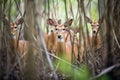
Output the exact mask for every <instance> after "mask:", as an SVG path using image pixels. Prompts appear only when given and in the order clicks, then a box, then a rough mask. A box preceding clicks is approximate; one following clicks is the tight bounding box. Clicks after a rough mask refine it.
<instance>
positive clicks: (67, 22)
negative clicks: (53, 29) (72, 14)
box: [64, 19, 73, 27]
mask: <svg viewBox="0 0 120 80" xmlns="http://www.w3.org/2000/svg"><path fill="white" fill-rule="evenodd" d="M72 22H73V19H68V20H67V21H66V22H65V23H64V26H65V27H68V26H71V24H72Z"/></svg>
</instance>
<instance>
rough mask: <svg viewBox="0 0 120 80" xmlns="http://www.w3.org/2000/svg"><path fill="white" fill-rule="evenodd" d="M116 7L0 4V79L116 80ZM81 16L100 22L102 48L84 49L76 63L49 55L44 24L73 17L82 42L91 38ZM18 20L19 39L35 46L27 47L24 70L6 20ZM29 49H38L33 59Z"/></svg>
mask: <svg viewBox="0 0 120 80" xmlns="http://www.w3.org/2000/svg"><path fill="white" fill-rule="evenodd" d="M119 8H120V0H0V80H89V79H90V80H91V79H92V80H120V22H119V19H120V9H119ZM85 16H88V17H90V18H91V19H92V20H93V21H98V20H99V19H101V18H102V24H100V26H101V27H100V35H101V38H102V47H101V48H100V49H99V50H97V51H94V50H92V51H93V52H91V51H90V52H87V51H86V54H88V53H89V54H90V55H87V56H85V61H84V62H83V63H77V64H74V63H68V62H66V61H64V60H63V59H61V58H58V57H56V56H53V55H51V54H49V53H48V52H47V49H46V46H45V41H44V38H43V33H44V32H46V33H47V32H49V27H48V25H47V23H46V20H47V19H48V18H54V19H61V20H62V22H65V21H66V20H67V19H68V18H72V19H73V23H72V26H71V28H78V29H79V30H80V32H79V34H78V35H77V37H78V38H79V42H81V40H82V39H81V37H83V36H84V35H87V34H92V31H91V25H90V24H87V23H86V20H85ZM20 17H22V18H23V19H24V23H23V24H21V25H20V26H19V36H20V37H19V39H22V40H28V41H29V42H30V44H31V43H33V44H34V45H32V44H31V45H30V46H29V48H28V54H27V55H28V57H27V61H26V66H25V67H24V66H23V63H22V61H21V60H22V58H21V57H20V56H19V55H18V51H17V48H16V47H14V45H13V42H12V39H11V38H12V35H11V33H10V22H15V21H16V20H17V19H19V18H20ZM83 38H84V37H83ZM32 48H35V49H37V55H36V56H34V55H33V54H32V53H33V50H32ZM51 56H52V57H54V58H56V59H57V60H59V61H58V62H57V61H55V62H54V61H53V60H51V58H50V57H51ZM59 70H60V71H59Z"/></svg>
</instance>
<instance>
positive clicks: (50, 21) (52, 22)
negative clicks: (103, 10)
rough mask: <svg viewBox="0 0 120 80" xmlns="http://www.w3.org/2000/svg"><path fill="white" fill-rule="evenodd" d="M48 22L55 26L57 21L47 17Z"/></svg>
mask: <svg viewBox="0 0 120 80" xmlns="http://www.w3.org/2000/svg"><path fill="white" fill-rule="evenodd" d="M47 24H49V25H51V26H54V25H55V21H54V20H53V19H50V18H48V19H47Z"/></svg>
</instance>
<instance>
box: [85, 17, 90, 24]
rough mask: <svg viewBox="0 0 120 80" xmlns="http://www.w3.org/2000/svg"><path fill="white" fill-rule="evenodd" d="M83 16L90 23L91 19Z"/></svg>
mask: <svg viewBox="0 0 120 80" xmlns="http://www.w3.org/2000/svg"><path fill="white" fill-rule="evenodd" d="M85 18H86V21H87V22H88V23H90V24H91V23H92V20H91V19H90V18H89V17H87V16H86V17H85Z"/></svg>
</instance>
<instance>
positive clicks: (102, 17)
mask: <svg viewBox="0 0 120 80" xmlns="http://www.w3.org/2000/svg"><path fill="white" fill-rule="evenodd" d="M104 17H105V15H102V16H101V18H99V20H98V23H99V24H101V23H102V22H103V20H104Z"/></svg>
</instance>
